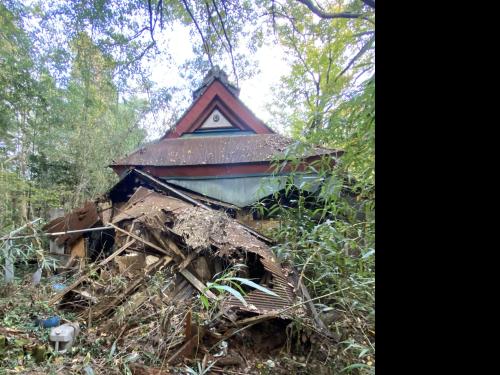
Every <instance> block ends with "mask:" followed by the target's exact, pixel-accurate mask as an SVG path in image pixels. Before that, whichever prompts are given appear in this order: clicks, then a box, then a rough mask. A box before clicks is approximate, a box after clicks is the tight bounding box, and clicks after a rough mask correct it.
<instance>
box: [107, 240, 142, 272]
mask: <svg viewBox="0 0 500 375" xmlns="http://www.w3.org/2000/svg"><path fill="white" fill-rule="evenodd" d="M135 241H136V239H135V238H134V239H132V240H131V241H129V242H127V243H126V244H125V245H123V246H122V247H120V248H119V249H118V250H116V251H115V252H114V253H113V254H111V255H110V256H109V257H107V258H106V259H104V260H103V261H102V262H101V263H99V264H98V266H99V267H102V266H104V265H105V264H107V263H109V262H110V261H112V260H113V259H114V258H115V257H116V256H118V255H120V254H121V253H122V252H123V251H125V250H126V249H127V248H129V247H130V246H131V245H132V244H133V243H134V242H135Z"/></svg>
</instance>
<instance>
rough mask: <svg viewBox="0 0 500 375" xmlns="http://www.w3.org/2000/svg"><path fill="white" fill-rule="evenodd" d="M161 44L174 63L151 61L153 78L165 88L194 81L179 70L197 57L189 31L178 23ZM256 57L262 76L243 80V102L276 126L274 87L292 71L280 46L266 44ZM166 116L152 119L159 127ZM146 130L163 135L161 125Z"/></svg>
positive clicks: (166, 31)
mask: <svg viewBox="0 0 500 375" xmlns="http://www.w3.org/2000/svg"><path fill="white" fill-rule="evenodd" d="M157 41H158V48H160V49H166V50H168V51H170V53H171V55H172V57H173V60H172V61H168V60H167V59H166V58H162V57H161V56H159V57H158V58H155V59H153V60H152V61H150V62H149V67H150V69H151V72H152V76H151V78H152V79H153V80H154V81H155V82H156V83H157V84H158V85H160V86H162V87H169V86H172V85H176V86H186V85H189V84H190V82H185V81H183V79H182V78H181V76H180V73H181V72H180V68H179V67H180V66H181V65H182V63H184V62H185V61H186V59H189V58H192V57H194V54H193V52H192V45H191V40H190V36H189V30H188V29H187V28H186V27H184V26H182V25H180V24H178V25H176V26H174V28H173V29H172V30H165V31H164V32H162V33H161V37H160V36H159V37H157ZM253 57H254V58H256V59H257V62H258V66H259V69H260V73H258V74H257V75H255V76H254V77H253V78H251V79H248V80H242V79H240V81H239V87H240V89H241V91H240V99H241V100H242V101H243V102H244V103H245V104H246V105H247V106H248V107H249V108H250V109H251V110H252V112H253V113H254V114H255V115H256V116H257V117H259V118H260V119H261V120H263V121H264V122H266V123H268V124H269V125H273V124H272V123H271V115H270V113H269V112H268V110H267V109H266V105H267V104H269V103H270V102H271V101H272V97H273V92H272V87H273V85H275V84H277V83H278V82H279V80H280V78H281V77H282V76H283V75H285V74H287V73H288V72H289V70H290V68H289V66H288V64H287V63H286V62H285V59H284V51H283V49H282V48H281V47H280V46H279V45H264V46H263V47H262V48H261V49H259V51H258V52H257V53H256V54H255V55H254V56H253ZM227 73H228V74H229V73H231V72H229V71H228V72H227ZM233 83H234V82H233ZM189 95H190V93H189ZM163 116H166V114H160V115H159V117H160V118H155V119H151V121H154V122H156V125H159V123H161V122H162V121H163V118H162V117H163ZM151 125H153V124H151ZM146 128H147V130H148V133H149V137H150V138H156V137H157V136H159V135H160V134H158V133H162V127H161V126H160V127H159V128H158V127H156V126H150V127H146ZM278 130H280V129H278Z"/></svg>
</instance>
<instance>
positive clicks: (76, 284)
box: [48, 274, 88, 306]
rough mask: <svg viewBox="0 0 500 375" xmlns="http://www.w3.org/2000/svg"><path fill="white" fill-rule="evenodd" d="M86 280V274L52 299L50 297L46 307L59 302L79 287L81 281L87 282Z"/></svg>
mask: <svg viewBox="0 0 500 375" xmlns="http://www.w3.org/2000/svg"><path fill="white" fill-rule="evenodd" d="M87 278H88V274H85V275H83V276H81V277H79V278H78V279H77V280H76V281H75V282H74V283H73V284H71V285H70V286H68V287H67V288H66V289H64V290H63V291H62V292H61V293H59V294H57V295H55V296H54V297H52V298H51V299H50V300H49V302H48V305H49V306H51V305H53V304H55V303H56V302H57V301H59V300H60V299H62V298H63V297H64V296H65V295H66V294H68V293H69V292H70V291H72V290H73V289H75V288H76V287H77V286H78V285H80V284H81V283H82V282H83V281H85V280H87Z"/></svg>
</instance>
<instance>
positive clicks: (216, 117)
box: [198, 109, 234, 130]
mask: <svg viewBox="0 0 500 375" xmlns="http://www.w3.org/2000/svg"><path fill="white" fill-rule="evenodd" d="M227 128H234V126H233V125H232V124H231V123H230V122H229V120H228V119H227V118H225V117H224V115H223V114H222V113H220V112H219V110H218V109H214V110H213V112H212V113H211V114H210V116H208V117H207V119H206V120H205V122H204V123H203V124H202V125H201V126H200V127H199V128H198V129H199V130H212V129H227Z"/></svg>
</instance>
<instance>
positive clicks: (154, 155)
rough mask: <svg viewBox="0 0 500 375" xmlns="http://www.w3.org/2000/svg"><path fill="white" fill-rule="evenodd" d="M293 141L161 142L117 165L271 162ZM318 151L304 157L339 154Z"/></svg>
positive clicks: (259, 137)
mask: <svg viewBox="0 0 500 375" xmlns="http://www.w3.org/2000/svg"><path fill="white" fill-rule="evenodd" d="M292 143H293V141H292V140H291V139H290V138H287V137H283V136H281V135H279V134H252V135H246V136H240V137H228V136H221V137H199V138H198V137H194V138H174V139H169V138H166V139H162V140H159V141H157V142H153V143H150V144H148V145H145V146H144V147H142V148H140V149H139V150H137V151H135V152H134V153H132V154H131V155H129V156H127V157H125V158H123V159H121V160H119V161H117V162H115V163H113V164H112V166H118V165H127V166H128V165H149V166H183V165H205V164H206V165H217V164H233V163H255V162H268V161H270V160H271V159H272V158H273V156H275V155H278V154H281V153H282V152H283V151H284V150H285V149H286V148H287V147H288V146H290V145H291V144H292ZM337 153H338V151H336V150H332V149H326V148H320V147H316V148H314V149H313V150H312V151H310V152H308V153H307V154H306V155H303V157H311V156H318V155H327V154H337Z"/></svg>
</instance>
